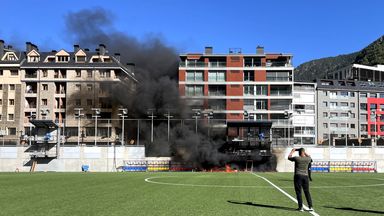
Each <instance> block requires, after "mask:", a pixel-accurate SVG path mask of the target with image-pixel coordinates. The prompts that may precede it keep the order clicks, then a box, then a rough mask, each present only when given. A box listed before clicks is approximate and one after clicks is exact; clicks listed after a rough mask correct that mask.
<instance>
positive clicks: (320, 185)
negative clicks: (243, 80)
mask: <svg viewBox="0 0 384 216" xmlns="http://www.w3.org/2000/svg"><path fill="white" fill-rule="evenodd" d="M257 174H258V175H261V176H263V177H265V178H267V179H269V180H270V181H271V182H273V183H274V184H276V185H277V186H278V187H280V188H281V189H283V190H284V191H286V192H287V193H289V194H291V195H292V196H293V197H295V194H294V190H293V187H292V185H293V182H292V173H257ZM147 178H149V181H150V182H147V181H145V179H147ZM313 179H314V181H313V182H312V183H311V193H312V197H313V201H314V208H315V210H316V213H318V214H319V215H375V214H377V215H379V214H384V208H383V200H384V174H376V173H316V174H314V175H313ZM364 185H365V186H364ZM367 185H370V186H367ZM304 200H305V199H304ZM296 208H297V204H296V203H294V202H293V201H292V200H290V199H289V198H288V197H287V196H286V195H284V194H283V193H281V192H280V191H278V190H277V189H276V188H274V187H272V186H271V185H270V184H269V183H267V182H266V181H264V180H263V179H261V178H259V177H257V176H255V175H253V174H251V173H203V172H201V173H199V172H195V173H192V172H185V173H181V172H164V173H149V172H146V173H0V215H7V216H9V215H39V216H40V215H72V216H75V215H76V216H77V215H167V216H168V215H284V216H287V215H303V214H304V215H310V214H309V213H308V212H304V213H301V212H297V211H295V209H296Z"/></svg>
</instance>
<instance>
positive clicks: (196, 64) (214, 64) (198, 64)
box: [179, 62, 227, 68]
mask: <svg viewBox="0 0 384 216" xmlns="http://www.w3.org/2000/svg"><path fill="white" fill-rule="evenodd" d="M179 66H180V67H194V68H200V67H226V66H227V63H226V62H209V63H205V62H180V64H179Z"/></svg>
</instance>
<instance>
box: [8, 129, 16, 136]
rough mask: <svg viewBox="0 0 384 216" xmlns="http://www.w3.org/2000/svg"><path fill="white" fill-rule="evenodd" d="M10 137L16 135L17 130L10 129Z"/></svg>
mask: <svg viewBox="0 0 384 216" xmlns="http://www.w3.org/2000/svg"><path fill="white" fill-rule="evenodd" d="M8 135H16V128H8Z"/></svg>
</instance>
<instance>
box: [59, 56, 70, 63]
mask: <svg viewBox="0 0 384 216" xmlns="http://www.w3.org/2000/svg"><path fill="white" fill-rule="evenodd" d="M68 61H69V56H57V62H68Z"/></svg>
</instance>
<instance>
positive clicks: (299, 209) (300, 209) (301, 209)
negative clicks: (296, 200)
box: [296, 208, 304, 212]
mask: <svg viewBox="0 0 384 216" xmlns="http://www.w3.org/2000/svg"><path fill="white" fill-rule="evenodd" d="M296 210H297V211H300V212H303V211H304V209H303V208H298V209H296Z"/></svg>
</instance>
